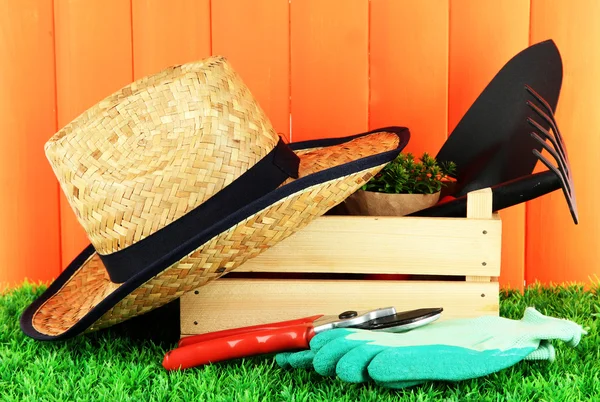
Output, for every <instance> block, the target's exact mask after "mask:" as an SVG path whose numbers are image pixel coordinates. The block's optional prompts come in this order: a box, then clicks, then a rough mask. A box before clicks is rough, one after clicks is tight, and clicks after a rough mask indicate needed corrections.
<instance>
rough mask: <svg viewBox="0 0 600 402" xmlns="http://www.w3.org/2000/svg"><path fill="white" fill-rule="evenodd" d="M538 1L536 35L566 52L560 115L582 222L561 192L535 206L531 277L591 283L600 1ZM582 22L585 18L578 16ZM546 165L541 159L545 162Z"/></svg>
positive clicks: (596, 234)
mask: <svg viewBox="0 0 600 402" xmlns="http://www.w3.org/2000/svg"><path fill="white" fill-rule="evenodd" d="M574 4H575V3H569V2H566V1H555V0H551V1H538V0H533V1H532V8H531V40H532V41H534V42H539V41H542V40H546V39H548V38H552V39H554V41H555V42H556V44H557V46H558V48H559V49H560V51H561V55H562V58H563V76H564V78H563V86H562V91H561V95H560V99H559V103H558V107H557V113H556V119H557V121H558V126H559V129H560V132H561V134H562V136H563V137H564V139H565V141H566V143H567V149H568V153H569V159H570V162H571V166H572V169H573V177H574V181H575V191H576V193H577V204H578V208H579V219H580V223H579V225H577V226H575V225H574V224H573V221H572V220H571V216H570V214H569V210H568V208H567V204H566V202H565V200H564V197H563V196H562V194H561V193H560V192H555V193H553V194H551V195H549V196H548V197H543V198H539V199H536V200H533V201H530V202H529V203H528V204H529V205H528V209H527V242H526V250H527V260H526V262H527V267H528V269H527V271H526V273H527V282H528V283H532V282H534V281H541V282H542V283H550V282H554V283H560V282H563V281H567V282H571V281H578V282H583V283H587V284H590V283H591V282H592V281H596V282H597V281H598V280H599V279H600V247H598V243H599V242H600V230H599V228H600V213H598V197H597V193H598V192H599V190H598V186H597V179H596V170H597V167H596V166H597V161H598V150H599V149H600V135H599V133H600V113H599V112H598V110H599V106H600V52H599V51H598V48H599V47H600V24H598V22H599V21H600V2H599V1H596V0H582V1H577V2H576V4H577V6H574ZM574 21H577V22H576V23H575V22H574ZM540 164H541V163H540Z"/></svg>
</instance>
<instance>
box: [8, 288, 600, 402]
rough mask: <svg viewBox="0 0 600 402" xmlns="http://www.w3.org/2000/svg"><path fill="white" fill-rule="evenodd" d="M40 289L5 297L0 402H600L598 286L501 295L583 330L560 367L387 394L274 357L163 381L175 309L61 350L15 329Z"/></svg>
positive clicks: (513, 306)
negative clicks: (287, 366)
mask: <svg viewBox="0 0 600 402" xmlns="http://www.w3.org/2000/svg"><path fill="white" fill-rule="evenodd" d="M42 290H43V287H34V286H32V285H28V284H25V285H23V286H22V287H21V288H19V289H16V290H12V291H9V292H7V293H5V294H4V295H1V296H0V400H2V401H64V400H76V401H80V400H105V401H141V400H152V401H228V400H234V401H263V400H275V401H314V400H323V401H337V400H340V401H393V400H402V401H426V400H445V401H458V400H460V401H504V400H510V401H569V402H570V401H588V400H598V399H599V397H600V381H599V376H600V374H599V373H600V352H599V346H600V343H599V340H600V337H599V336H598V315H599V314H600V301H599V297H598V295H599V293H600V292H599V287H598V286H594V287H593V288H592V289H590V290H584V289H583V287H581V286H575V285H569V286H556V287H551V288H542V287H540V286H533V287H530V288H528V289H526V291H525V292H524V294H521V293H519V292H513V291H503V292H502V293H501V315H502V316H504V317H509V318H515V319H519V318H521V316H522V314H523V310H524V309H525V307H526V306H535V307H536V308H537V309H538V310H539V311H540V312H542V313H544V314H547V315H551V316H554V317H561V318H568V319H571V320H574V321H576V322H578V323H580V324H582V325H583V326H584V327H585V328H586V329H587V330H588V333H589V334H588V335H587V336H584V337H583V339H582V342H581V343H580V345H579V346H578V347H577V348H570V347H568V346H566V345H564V344H563V343H562V342H560V341H557V342H555V347H556V352H557V359H556V361H554V362H552V363H549V362H525V361H524V362H521V363H519V364H517V365H515V366H513V367H511V368H509V369H506V370H503V371H501V372H498V373H494V374H492V375H489V376H486V377H483V378H478V379H473V380H468V381H462V382H458V383H429V384H427V385H421V386H417V387H414V388H410V389H404V390H389V389H385V388H381V387H378V386H376V385H372V384H363V385H355V384H347V383H344V382H342V381H340V380H338V379H336V378H330V377H321V376H320V375H318V374H316V373H314V372H312V371H306V370H292V371H287V370H282V369H280V368H279V367H278V366H277V365H276V364H275V363H274V359H273V357H272V356H263V357H255V358H251V359H246V360H238V361H232V362H225V363H221V364H215V365H211V366H204V367H202V368H194V369H190V370H186V371H182V372H166V371H165V370H164V369H163V368H162V366H161V361H162V357H163V355H164V353H165V352H166V351H167V350H169V349H170V348H172V347H173V346H175V344H176V341H177V336H178V333H177V331H178V305H177V302H175V303H172V304H171V305H168V306H165V307H164V308H161V309H158V310H156V311H154V312H151V313H149V314H147V315H146V316H142V317H137V318H135V319H132V320H130V321H128V322H126V323H123V324H121V325H118V326H115V327H114V328H112V329H109V330H105V331H102V332H99V333H95V334H91V335H87V336H81V337H78V338H76V339H72V340H69V341H65V342H53V343H48V342H38V341H34V340H32V339H29V338H27V337H26V336H24V335H23V334H22V332H21V330H20V328H19V323H18V319H19V315H20V313H21V311H22V310H23V309H24V308H25V306H26V305H28V304H29V303H30V302H31V301H32V300H34V298H35V297H36V296H37V295H39V294H41V292H42Z"/></svg>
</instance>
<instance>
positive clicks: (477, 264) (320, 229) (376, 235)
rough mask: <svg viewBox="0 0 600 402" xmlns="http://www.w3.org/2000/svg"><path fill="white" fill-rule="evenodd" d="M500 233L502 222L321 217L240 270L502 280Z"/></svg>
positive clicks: (491, 220) (488, 220) (237, 270)
mask: <svg viewBox="0 0 600 402" xmlns="http://www.w3.org/2000/svg"><path fill="white" fill-rule="evenodd" d="M484 232H485V234H484ZM501 233H502V222H501V221H500V220H498V219H459V218H456V219H454V218H452V219H451V218H420V217H404V218H397V217H362V216H323V217H320V218H318V219H316V220H314V221H313V222H311V223H310V224H309V225H308V226H307V227H306V228H304V230H301V231H299V232H297V233H295V234H293V235H292V236H290V237H288V238H287V239H285V240H283V241H282V242H280V243H279V244H277V245H276V246H275V247H273V248H270V249H268V250H266V251H264V252H263V253H262V254H260V255H258V256H257V257H255V258H253V259H251V260H249V261H247V262H246V263H244V264H243V265H242V266H241V267H239V268H238V269H236V272H320V273H324V272H334V273H342V272H343V273H370V274H375V273H377V274H415V273H419V274H428V275H488V276H498V275H500V243H501ZM484 264H485V265H484Z"/></svg>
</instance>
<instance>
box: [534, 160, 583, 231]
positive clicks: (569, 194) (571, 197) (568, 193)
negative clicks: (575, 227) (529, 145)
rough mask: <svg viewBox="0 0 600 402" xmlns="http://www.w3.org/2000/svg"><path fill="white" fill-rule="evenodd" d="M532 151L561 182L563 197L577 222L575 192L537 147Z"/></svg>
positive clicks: (576, 222)
mask: <svg viewBox="0 0 600 402" xmlns="http://www.w3.org/2000/svg"><path fill="white" fill-rule="evenodd" d="M533 153H534V154H535V155H536V156H537V157H538V158H539V159H540V160H541V161H542V162H543V163H544V165H546V167H547V168H548V169H550V170H552V171H553V172H554V173H555V174H556V177H558V179H559V180H560V181H561V182H562V191H563V194H564V196H565V199H566V200H567V204H569V210H570V212H571V217H572V218H573V221H574V222H575V224H578V223H579V214H578V212H577V199H576V198H575V192H574V191H572V189H571V188H570V187H569V186H567V184H566V183H565V179H564V177H563V176H562V175H561V174H560V172H559V171H558V169H557V168H556V167H555V166H554V165H552V164H551V163H550V162H549V161H548V159H546V158H545V157H544V156H543V155H542V154H541V153H540V152H538V150H537V149H534V150H533Z"/></svg>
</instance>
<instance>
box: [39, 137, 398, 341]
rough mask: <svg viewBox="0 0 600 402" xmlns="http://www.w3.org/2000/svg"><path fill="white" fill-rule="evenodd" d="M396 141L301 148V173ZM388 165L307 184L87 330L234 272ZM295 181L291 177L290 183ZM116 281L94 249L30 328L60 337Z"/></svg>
mask: <svg viewBox="0 0 600 402" xmlns="http://www.w3.org/2000/svg"><path fill="white" fill-rule="evenodd" d="M398 141H399V139H398V137H397V136H396V135H395V134H390V133H376V134H371V135H368V136H365V137H360V138H358V139H355V140H352V141H350V142H348V143H345V144H341V145H336V146H332V147H327V148H320V149H314V150H310V151H303V152H298V154H299V155H301V156H300V158H301V159H300V172H299V173H300V177H304V176H307V175H309V174H311V173H315V172H318V171H321V170H324V169H327V168H330V167H332V166H337V165H340V164H343V163H347V162H350V161H353V160H357V159H360V158H363V157H366V156H370V155H374V154H378V153H381V152H385V151H389V150H393V149H396V148H397V146H398ZM383 166H384V165H380V166H377V167H374V168H371V169H367V170H364V171H362V172H358V173H355V174H352V175H349V176H346V177H341V178H339V179H335V180H332V181H329V182H325V183H322V184H319V185H315V186H313V187H309V188H306V189H304V190H302V191H300V192H298V193H295V194H292V195H290V196H288V197H287V198H284V199H282V200H280V201H278V202H276V203H274V204H273V205H271V206H270V207H268V208H266V209H264V210H262V211H260V212H258V213H257V214H255V215H253V216H251V217H249V218H248V219H246V220H244V221H242V222H240V223H239V224H237V225H236V226H234V227H232V228H230V229H229V230H228V231H226V232H224V233H222V234H220V235H219V236H216V237H215V238H213V239H211V240H210V241H209V242H207V243H206V244H204V245H202V246H201V247H200V248H198V249H197V250H195V251H194V252H192V253H191V254H189V255H188V256H186V257H185V258H183V259H182V260H181V261H179V262H178V263H176V264H174V265H173V266H171V267H169V268H168V269H166V270H165V271H163V272H162V273H160V274H158V275H157V276H155V277H153V278H151V279H150V280H149V281H147V282H146V283H145V284H143V285H142V286H141V287H139V288H138V289H136V290H134V291H133V292H132V293H130V294H129V295H127V296H126V297H125V298H124V299H122V300H121V301H120V302H119V303H117V304H116V305H115V306H114V307H113V308H112V309H110V310H109V311H108V312H106V313H105V314H104V315H103V316H102V317H101V318H100V319H99V320H98V321H96V323H94V324H93V325H92V327H90V328H89V329H88V331H87V332H89V331H93V330H97V329H100V328H104V327H108V326H111V325H114V324H116V323H119V322H122V321H124V320H126V319H128V318H130V317H133V316H136V315H140V314H143V313H145V312H148V311H150V310H152V309H154V308H157V307H160V306H162V305H164V304H166V303H168V302H169V301H171V300H174V299H176V298H178V297H180V296H181V295H183V294H184V293H186V292H189V291H191V290H194V289H196V288H198V287H200V286H202V285H204V284H206V283H208V282H209V281H211V280H214V279H216V278H218V277H220V276H222V275H223V274H225V273H227V272H230V271H231V270H234V269H235V268H237V267H238V266H240V265H241V264H243V263H244V262H245V261H247V260H248V259H249V258H253V257H255V256H257V255H258V254H260V253H261V252H263V251H264V250H266V249H267V248H269V247H271V246H273V245H275V244H276V243H278V242H279V241H281V240H283V239H285V238H286V237H288V236H290V235H291V234H293V233H295V232H296V231H298V230H300V229H302V228H303V227H305V226H306V225H307V224H308V223H310V222H311V221H312V220H313V219H315V218H316V217H318V216H320V215H322V214H324V213H325V212H326V211H327V210H329V209H330V208H332V207H333V206H335V205H337V204H339V203H340V202H342V201H343V200H344V199H345V198H346V197H347V196H348V195H349V194H351V193H352V192H354V191H356V190H357V189H358V188H360V187H361V186H362V185H363V184H364V183H365V182H366V181H367V180H369V179H370V178H371V177H372V176H373V175H374V174H376V173H377V172H378V171H380V170H381V169H382V168H383ZM291 180H294V179H289V180H288V182H289V181H291ZM284 185H285V184H284ZM183 197H185V196H183ZM119 286H120V285H119V284H114V283H111V282H110V279H109V278H108V275H107V274H106V271H105V270H104V267H103V266H102V262H101V261H100V259H99V258H98V256H97V255H96V254H94V255H93V256H92V257H91V258H90V259H89V260H88V261H87V262H86V263H85V264H84V265H83V266H82V267H81V268H80V269H79V270H78V271H77V272H76V273H75V274H74V275H73V277H71V278H70V280H69V281H67V283H66V284H65V285H64V286H63V288H62V289H61V290H60V291H59V292H58V293H57V294H56V295H54V296H53V297H52V298H50V299H49V300H48V301H46V303H45V304H43V305H42V306H41V307H40V309H38V311H37V312H36V314H35V315H34V317H33V326H34V327H35V328H36V330H38V331H39V332H41V333H44V334H48V335H58V334H61V333H63V332H64V331H66V330H67V329H69V328H70V327H71V326H73V325H74V324H75V323H76V322H77V321H79V320H80V319H81V317H83V316H84V315H85V314H87V313H88V312H89V311H90V310H91V309H92V308H93V307H94V306H95V305H97V304H98V303H99V302H100V301H102V300H103V299H104V298H105V297H106V296H107V295H109V294H110V293H112V292H113V291H115V290H116V289H117V288H118V287H119Z"/></svg>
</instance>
